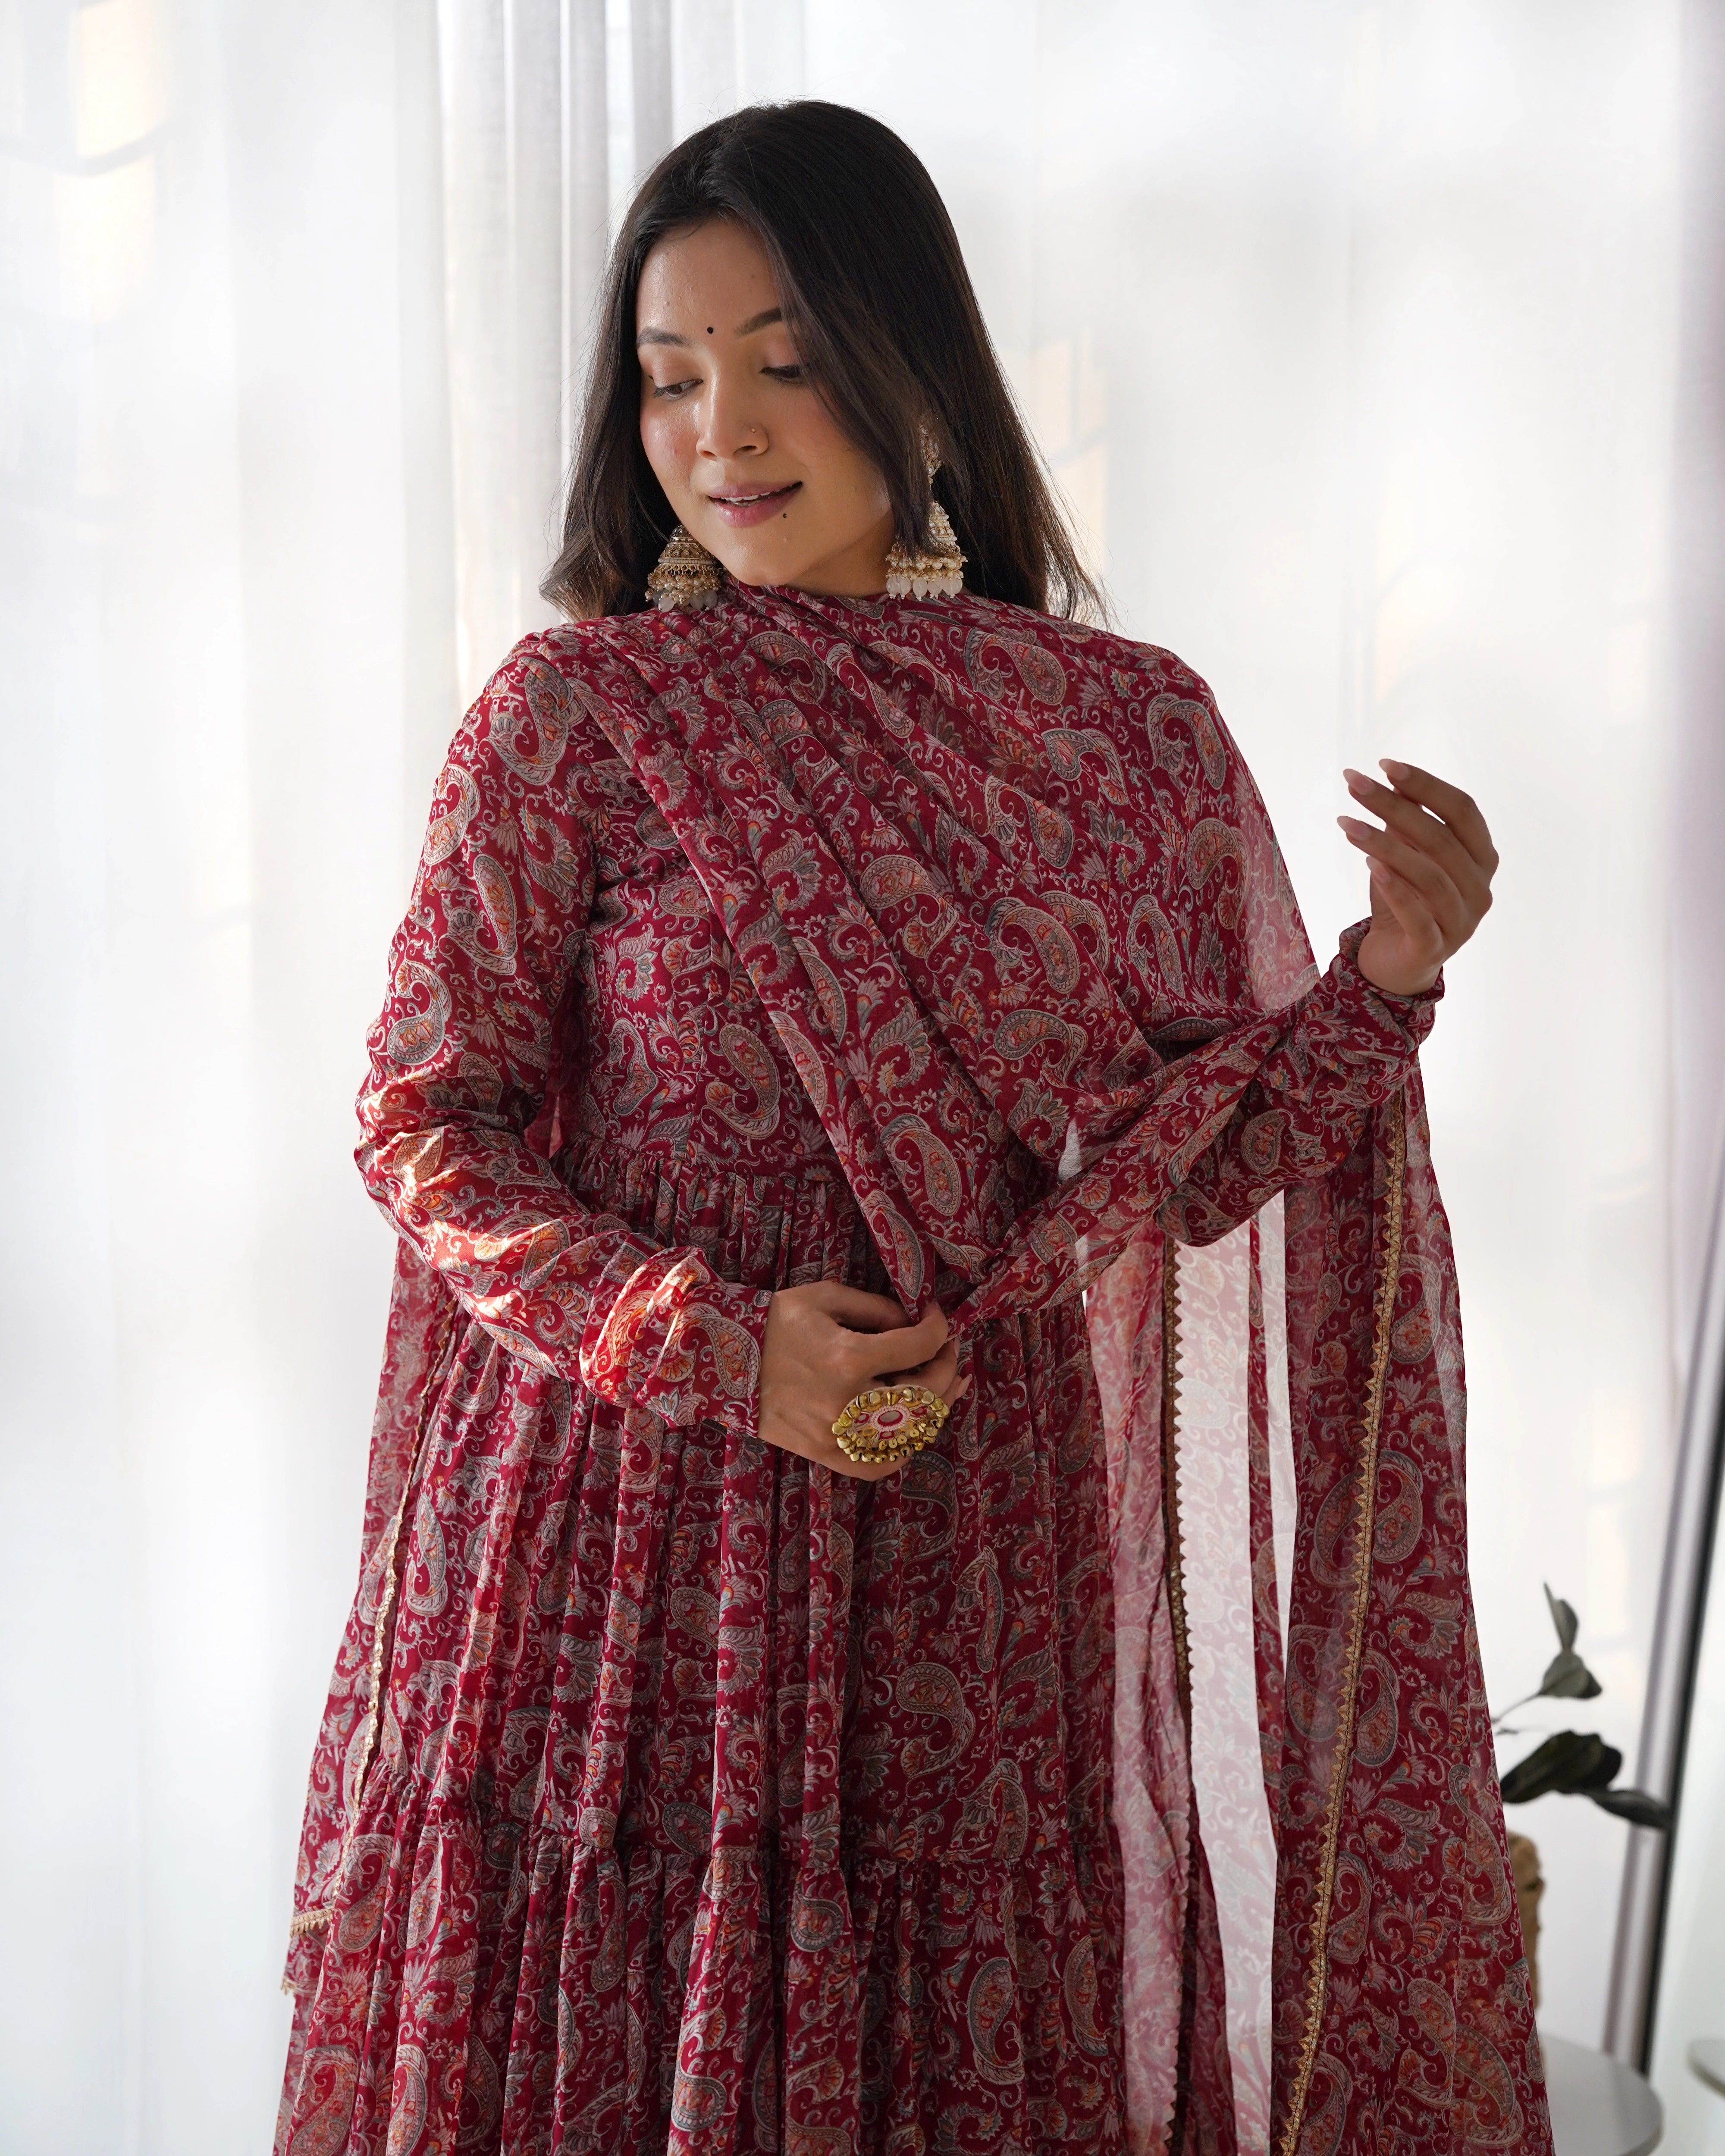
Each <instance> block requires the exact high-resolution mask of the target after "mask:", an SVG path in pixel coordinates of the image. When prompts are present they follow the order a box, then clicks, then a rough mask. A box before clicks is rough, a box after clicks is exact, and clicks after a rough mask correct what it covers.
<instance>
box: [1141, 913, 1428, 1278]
mask: <svg viewBox="0 0 1725 2156" xmlns="http://www.w3.org/2000/svg"><path fill="white" fill-rule="evenodd" d="M1370 925H1371V924H1370V923H1369V921H1357V922H1355V924H1354V926H1353V927H1352V928H1349V929H1348V930H1346V931H1344V932H1343V937H1342V939H1341V948H1340V950H1339V951H1338V952H1337V955H1336V957H1334V958H1333V959H1332V961H1331V963H1330V968H1329V971H1328V972H1327V973H1325V974H1324V976H1323V977H1322V979H1321V980H1320V981H1319V982H1318V983H1317V987H1316V988H1313V989H1312V991H1311V992H1310V993H1309V994H1307V995H1306V996H1304V997H1302V998H1301V1000H1300V1001H1299V1002H1298V1003H1297V1004H1294V1005H1293V1006H1292V1008H1291V1009H1290V1011H1289V1013H1288V1023H1287V1026H1286V1030H1285V1031H1284V1032H1283V1034H1282V1035H1281V1039H1279V1040H1278V1041H1277V1043H1276V1046H1275V1048H1274V1050H1272V1052H1271V1054H1270V1055H1268V1056H1267V1057H1266V1060H1265V1061H1264V1064H1263V1065H1262V1067H1261V1069H1260V1070H1259V1072H1258V1074H1257V1075H1256V1076H1255V1078H1254V1079H1253V1081H1252V1082H1251V1083H1250V1086H1247V1087H1246V1089H1245V1092H1244V1093H1242V1094H1241V1096H1240V1101H1239V1103H1238V1105H1237V1106H1236V1107H1235V1111H1234V1114H1233V1116H1232V1117H1231V1118H1230V1121H1229V1122H1228V1123H1227V1125H1226V1127H1224V1129H1223V1131H1222V1132H1220V1134H1219V1136H1218V1137H1216V1139H1215V1140H1214V1142H1213V1143H1212V1144H1211V1145H1210V1146H1209V1148H1208V1149H1207V1151H1206V1152H1204V1154H1203V1155H1202V1156H1201V1157H1200V1158H1199V1161H1198V1162H1197V1163H1196V1164H1195V1166H1194V1169H1193V1172H1192V1173H1191V1174H1190V1175H1189V1177H1188V1178H1186V1180H1185V1181H1184V1182H1183V1183H1182V1184H1181V1185H1180V1187H1179V1188H1178V1190H1177V1191H1175V1193H1173V1196H1172V1197H1171V1198H1169V1199H1168V1201H1167V1203H1166V1204H1164V1205H1163V1208H1162V1214H1161V1218H1162V1222H1163V1226H1164V1227H1165V1228H1166V1229H1168V1232H1169V1233H1170V1234H1171V1235H1175V1236H1176V1237H1177V1238H1178V1240H1180V1241H1181V1242H1183V1243H1209V1242H1214V1241H1215V1240H1216V1239H1217V1238H1218V1237H1219V1236H1221V1235H1226V1234H1227V1232H1228V1231H1229V1229H1230V1228H1233V1227H1235V1226H1236V1225H1237V1224H1239V1223H1240V1221H1241V1220H1244V1219H1247V1218H1248V1217H1249V1216H1250V1214H1253V1213H1255V1212H1256V1211H1257V1209H1258V1208H1259V1207H1260V1205H1262V1204H1265V1203H1266V1201H1267V1200H1268V1199H1271V1198H1273V1197H1274V1196H1275V1195H1276V1193H1277V1192H1278V1191H1279V1190H1283V1189H1286V1188H1287V1186H1288V1185H1289V1184H1290V1183H1302V1182H1309V1181H1312V1179H1314V1178H1317V1177H1318V1176H1322V1175H1323V1174H1326V1173H1327V1172H1328V1171H1329V1169H1331V1168H1333V1167H1335V1166H1336V1165H1337V1163H1338V1162H1340V1161H1342V1160H1344V1159H1345V1158H1347V1156H1348V1153H1349V1152H1352V1151H1353V1147H1354V1146H1355V1145H1356V1144H1357V1143H1358V1139H1359V1135H1360V1132H1361V1131H1362V1130H1363V1128H1364V1126H1365V1119H1366V1117H1367V1116H1368V1115H1369V1114H1370V1112H1371V1111H1372V1110H1373V1108H1374V1107H1375V1106H1377V1105H1378V1102H1379V1101H1382V1100H1384V1099H1386V1098H1387V1097H1388V1096H1389V1095H1390V1094H1391V1093H1393V1092H1394V1091H1395V1089H1396V1087H1397V1086H1399V1085H1400V1084H1401V1083H1402V1081H1403V1080H1404V1078H1405V1076H1406V1075H1407V1073H1408V1071H1409V1070H1410V1069H1411V1068H1412V1066H1413V1063H1414V1058H1415V1056H1416V1055H1418V1053H1419V1050H1420V1043H1421V1042H1422V1041H1423V1040H1424V1039H1425V1036H1426V1034H1428V1033H1430V1030H1431V1026H1432V1020H1433V1018H1434V1016H1435V1010H1436V1005H1437V1004H1438V1001H1439V999H1440V997H1441V996H1442V994H1443V988H1442V984H1441V983H1439V984H1438V985H1436V986H1435V987H1433V988H1429V989H1427V990H1426V991H1425V993H1424V994H1421V995H1417V996H1390V995H1385V994H1384V993H1382V992H1381V991H1380V990H1378V989H1377V988H1374V987H1373V985H1372V983H1370V982H1369V981H1368V979H1367V978H1366V977H1365V975H1364V974H1363V973H1361V972H1360V970H1359V968H1358V964H1357V963H1356V962H1355V961H1356V956H1357V954H1358V950H1359V947H1360V944H1361V943H1362V942H1363V940H1364V937H1365V933H1366V931H1367V929H1368V927H1370Z"/></svg>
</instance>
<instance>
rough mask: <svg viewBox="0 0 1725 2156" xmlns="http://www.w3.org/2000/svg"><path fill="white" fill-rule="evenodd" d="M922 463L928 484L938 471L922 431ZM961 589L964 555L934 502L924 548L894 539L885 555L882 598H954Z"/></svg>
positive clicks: (926, 433)
mask: <svg viewBox="0 0 1725 2156" xmlns="http://www.w3.org/2000/svg"><path fill="white" fill-rule="evenodd" d="M922 461H923V464H924V465H926V466H927V471H928V477H929V480H930V482H931V483H932V481H933V479H934V475H935V474H936V473H937V471H938V470H940V468H941V460H940V457H939V454H938V453H937V450H936V449H935V446H934V440H933V437H932V435H931V434H929V431H928V429H927V428H926V427H925V428H924V429H923V430H922ZM963 589H964V555H963V552H962V551H961V550H960V548H959V545H958V535H957V532H956V531H954V530H953V529H952V518H951V517H950V516H947V512H946V510H945V508H944V506H942V504H941V503H940V502H938V501H934V502H931V504H930V506H929V511H928V545H927V547H926V548H924V547H917V548H916V551H915V552H912V551H911V548H910V547H906V544H905V542H904V541H903V540H902V539H901V538H898V537H896V536H895V538H894V540H893V542H892V545H891V548H890V549H889V550H888V552H887V556H886V596H887V598H890V599H910V598H917V599H955V598H957V596H958V594H959V593H960V592H962V591H963Z"/></svg>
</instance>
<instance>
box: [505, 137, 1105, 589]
mask: <svg viewBox="0 0 1725 2156" xmlns="http://www.w3.org/2000/svg"><path fill="white" fill-rule="evenodd" d="M715 217H728V218H735V219H736V220H737V223H739V224H742V225H743V226H745V227H747V229H748V230H749V231H750V232H752V234H754V235H755V237H756V238H757V239H758V240H759V241H760V243H761V244H762V248H763V249H765V250H766V254H767V259H768V262H769V263H770V264H771V265H772V269H773V281H774V283H775V285H777V287H778V298H779V304H780V305H781V306H782V307H783V310H784V314H785V321H786V324H787V326H788V328H789V329H790V331H791V333H792V335H793V337H794V338H795V340H796V343H797V351H798V358H799V359H800V360H801V362H802V363H803V367H804V369H805V371H806V373H807V375H808V377H809V381H810V382H812V384H813V385H814V388H815V390H816V391H817V393H819V396H820V397H821V398H823V399H824V402H825V403H826V405H827V407H828V408H829V411H830V412H831V413H832V414H833V416H834V418H835V419H837V421H838V422H839V425H840V426H841V427H842V428H843V429H845V433H846V434H848V435H849V436H850V439H851V440H852V441H853V442H855V444H856V445H857V447H858V448H859V449H862V450H863V451H864V452H865V454H867V455H868V456H869V457H870V459H872V460H873V461H874V463H875V465H876V466H877V467H878V468H879V470H880V473H881V475H882V476H883V478H884V479H885V480H886V489H887V492H888V494H889V495H890V496H891V501H892V509H893V515H894V517H895V520H896V524H897V528H898V531H899V534H900V536H901V537H902V538H903V539H904V540H905V541H906V542H907V543H908V544H910V545H911V546H913V547H914V546H926V545H927V543H928V513H929V506H930V502H931V499H932V495H931V490H930V487H929V484H928V480H927V476H926V475H925V472H924V468H923V461H922V449H921V445H920V441H919V432H920V429H921V427H922V423H924V422H925V421H926V422H927V424H928V426H929V427H930V428H931V429H932V433H933V434H934V437H935V439H936V442H937V446H938V449H939V452H940V456H941V470H940V473H939V476H938V478H937V481H936V485H935V491H937V492H938V494H939V496H940V499H941V500H942V502H943V503H944V504H945V506H946V508H947V514H948V515H949V516H951V518H952V522H953V525H954V526H955V528H956V529H957V534H958V543H959V545H960V546H961V547H963V549H964V552H965V553H966V555H967V556H968V561H967V563H966V566H965V572H964V581H965V583H966V585H967V586H968V588H969V589H970V590H972V591H973V592H978V593H982V594H983V596H984V597H986V598H998V599H1007V600H1010V601H1012V602H1014V603H1016V604H1018V605H1019V606H1027V607H1034V608H1038V609H1039V610H1040V611H1042V612H1044V613H1054V614H1062V615H1065V616H1068V617H1070V616H1072V615H1075V614H1079V613H1083V614H1086V615H1091V616H1093V617H1096V618H1098V619H1100V618H1101V616H1102V615H1103V613H1104V612H1105V608H1104V604H1103V601H1102V598H1101V593H1100V592H1099V591H1098V590H1097V588H1096V585H1095V583H1093V582H1092V580H1091V577H1090V576H1089V575H1088V574H1087V573H1086V570H1085V568H1084V567H1083V565H1082V563H1081V562H1080V561H1079V558H1078V556H1077V553H1076V550H1075V548H1074V547H1073V544H1072V540H1071V536H1070V533H1069V532H1068V531H1067V529H1066V526H1065V521H1064V519H1063V518H1062V516H1061V515H1060V510H1059V508H1058V506H1056V503H1055V496H1054V493H1053V490H1052V489H1051V488H1050V485H1049V482H1048V480H1047V477H1046V475H1045V473H1044V471H1043V468H1042V465H1041V464H1040V460H1039V459H1038V457H1037V454H1036V452H1035V450H1034V448H1033V447H1032V446H1031V443H1030V439H1029V435H1028V434H1026V432H1025V430H1024V421H1023V420H1022V419H1021V418H1019V412H1018V408H1017V406H1016V404H1015V403H1014V401H1013V396H1012V392H1011V391H1010V389H1009V388H1008V387H1007V384H1006V379H1005V377H1004V375H1003V374H1002V373H1001V371H1000V362H999V360H998V359H997V358H996V357H995V356H994V347H993V345H992V343H991V342H990V341H989V338H988V331H987V329H986V328H985V327H984V326H983V317H982V311H981V310H980V309H979V308H978V305H977V303H976V294H975V293H974V292H973V290H972V289H971V283H970V277H969V273H968V271H967V270H966V269H965V267H964V257H963V254H961V253H960V252H959V248H958V237H957V234H956V233H955V232H954V231H953V229H952V219H951V218H949V217H948V216H947V210H946V205H945V203H942V200H941V198H940V196H939V194H938V193H937V192H936V189H935V185H934V182H933V181H932V179H930V177H928V174H927V171H926V170H925V168H924V167H923V165H922V161H921V160H920V159H919V158H917V157H916V156H914V155H913V154H912V152H911V150H910V149H909V148H908V147H907V146H906V144H904V143H903V142H901V141H900V140H899V138H898V136H896V135H895V134H894V133H893V132H892V130H891V128H890V127H884V126H882V125H881V124H880V121H878V120H871V119H870V117H869V116H868V115H867V114H866V113H863V112H855V111H853V110H851V109H850V107H849V106H848V105H825V104H822V103H820V102H819V101H817V100H814V99H812V98H810V99H803V100H798V101H796V102H794V103H791V104H788V105H752V106H751V107H749V108H748V109H747V110H745V111H742V112H733V113H732V114H731V115H729V116H728V117H727V118H726V119H723V120H717V121H714V122H713V124H712V126H710V127H703V128H702V129H701V131H700V132H699V133H698V134H696V135H691V136H690V137H689V139H688V141H686V142H681V143H680V144H679V145H678V146H677V147H676V148H675V150H673V151H671V152H670V155H669V156H668V157H665V158H663V159H662V160H661V161H660V163H659V164H658V165H657V166H656V167H655V169H654V170H653V172H650V173H649V176H648V177H647V179H646V180H645V182H644V183H643V185H642V187H641V190H640V192H639V194H637V196H636V197H635V199H634V205H633V207H632V208H630V210H629V216H628V218H627V219H626V220H625V222H624V227H623V230H622V232H621V233H620V234H619V237H618V241H617V245H616V247H615V249H614V250H613V253H612V256H611V264H610V268H609V270H608V273H607V276H606V280H605V290H604V297H603V302H602V305H601V310H600V317H599V322H598V333H597V335H596V336H595V338H594V341H593V364H592V371H591V373H590V376H589V378H588V393H587V408H586V414H585V418H584V419H583V425H582V434H581V446H580V449H578V452H577V454H576V458H575V468H574V470H573V472H572V475H571V476H570V481H569V501H568V508H567V512H566V514H565V516H564V518H563V545H562V552H561V553H559V555H558V556H557V560H556V561H555V562H553V564H552V568H551V572H550V573H549V574H548V575H547V577H546V579H545V582H544V583H543V584H542V586H541V590H542V592H543V593H544V595H545V597H546V598H548V599H551V600H552V601H553V602H554V603H557V605H559V606H561V607H562V608H564V609H565V610H566V611H567V612H568V613H574V614H583V615H588V616H592V615H597V614H608V613H636V612H638V611H639V609H640V608H643V607H644V606H645V605H646V603H647V597H646V584H647V577H648V575H649V572H650V571H651V570H652V567H653V565H654V563H655V562H656V561H657V560H658V558H659V555H660V550H661V549H662V547H664V545H665V541H666V540H667V539H668V538H669V537H670V533H671V530H672V527H673V526H675V522H676V519H675V516H674V515H673V513H672V511H671V506H670V503H669V501H667V500H666V499H665V492H664V490H663V489H662V488H661V487H660V484H659V481H658V480H657V479H656V478H655V476H654V474H653V469H652V467H651V465H649V463H648V462H647V457H646V452H645V451H644V449H642V447H641V433H640V366H639V360H638V359H637V357H636V355H635V289H636V286H637V285H639V281H640V275H641V267H642V264H644V262H645V261H646V259H647V256H648V254H649V251H650V250H651V249H652V248H653V247H654V245H655V243H656V242H658V241H659V240H660V239H664V238H665V235H666V234H668V233H672V232H677V231H682V230H686V229H687V228H689V227H690V226H691V225H696V224H701V223H705V222H706V220H707V219H708V218H715Z"/></svg>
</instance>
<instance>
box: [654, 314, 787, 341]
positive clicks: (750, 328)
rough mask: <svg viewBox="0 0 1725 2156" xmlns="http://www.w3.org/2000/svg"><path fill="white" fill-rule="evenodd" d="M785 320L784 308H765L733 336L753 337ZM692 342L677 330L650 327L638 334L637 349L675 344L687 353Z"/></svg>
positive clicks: (739, 326) (740, 327) (742, 325)
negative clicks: (770, 325)
mask: <svg viewBox="0 0 1725 2156" xmlns="http://www.w3.org/2000/svg"><path fill="white" fill-rule="evenodd" d="M783 320H784V310H783V308H782V307H763V308H762V311H761V312H760V313H759V314H758V315H751V316H749V318H748V320H747V321H746V322H739V323H738V324H737V327H736V329H735V330H734V331H732V336H740V337H745V336H753V335H754V333H755V331H757V330H764V329H765V328H766V327H767V326H768V324H769V323H772V322H782V321H783ZM644 344H675V345H680V346H682V347H683V348H684V350H685V351H687V350H689V349H691V346H692V339H691V338H689V337H685V336H678V335H677V334H676V332H675V330H656V329H653V328H651V327H649V328H647V329H644V330H641V331H638V332H637V334H636V336H635V348H636V350H637V351H639V349H640V347H641V346H643V345H644Z"/></svg>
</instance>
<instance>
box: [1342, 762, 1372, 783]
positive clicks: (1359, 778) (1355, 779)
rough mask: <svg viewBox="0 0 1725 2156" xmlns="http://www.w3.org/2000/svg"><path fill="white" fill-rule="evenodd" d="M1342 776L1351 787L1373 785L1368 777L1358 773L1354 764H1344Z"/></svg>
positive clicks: (1361, 772)
mask: <svg viewBox="0 0 1725 2156" xmlns="http://www.w3.org/2000/svg"><path fill="white" fill-rule="evenodd" d="M1342 776H1343V778H1345V779H1346V780H1347V781H1348V784H1349V785H1350V786H1369V785H1371V783H1372V781H1371V780H1370V779H1369V778H1367V777H1366V774H1365V773H1364V772H1363V771H1356V770H1355V769H1354V768H1353V765H1352V764H1347V763H1344V764H1343V767H1342Z"/></svg>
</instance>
